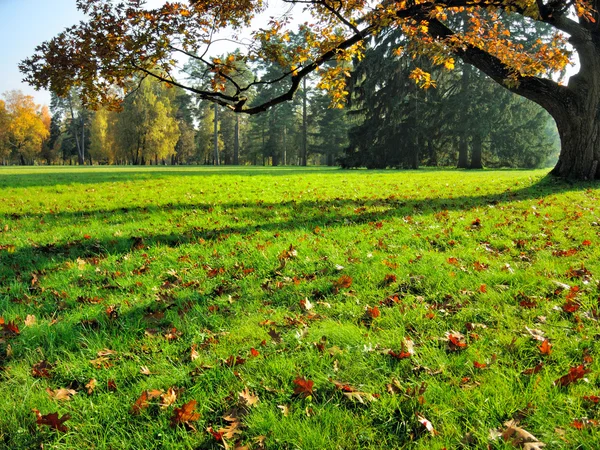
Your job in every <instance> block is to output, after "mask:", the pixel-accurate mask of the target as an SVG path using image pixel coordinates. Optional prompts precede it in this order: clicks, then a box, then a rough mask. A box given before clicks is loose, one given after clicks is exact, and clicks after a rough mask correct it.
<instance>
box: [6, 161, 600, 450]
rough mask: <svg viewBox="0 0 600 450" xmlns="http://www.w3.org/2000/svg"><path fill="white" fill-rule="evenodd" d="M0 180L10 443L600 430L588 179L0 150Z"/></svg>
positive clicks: (483, 441) (391, 441)
mask: <svg viewBox="0 0 600 450" xmlns="http://www.w3.org/2000/svg"><path fill="white" fill-rule="evenodd" d="M0 197H1V200H2V201H1V203H0V230H2V231H0V312H1V316H2V318H3V319H4V322H5V324H4V325H3V327H2V330H3V331H2V333H1V334H0V366H1V367H2V370H1V371H0V398H1V400H0V448H7V449H26V448H39V447H40V445H42V444H43V446H44V448H53V449H74V448H97V449H109V448H119V449H121V448H131V449H140V448H148V449H150V448H157V449H158V448H168V449H179V448H181V449H188V448H222V447H223V446H224V445H225V444H226V445H228V446H230V447H229V448H234V447H235V446H236V443H237V445H238V446H242V445H247V446H248V447H249V448H263V447H264V448H282V449H283V448H285V449H288V448H289V449H354V448H373V449H375V448H385V449H389V448H415V449H442V448H452V449H454V448H487V446H488V445H489V446H490V448H494V449H501V448H514V447H513V444H515V445H516V446H519V442H516V441H515V442H511V439H508V440H506V441H505V440H503V439H502V438H499V439H491V437H490V430H492V431H493V430H499V431H503V430H505V429H506V426H505V425H504V424H505V423H506V422H507V421H508V420H511V419H515V420H516V421H517V422H518V424H519V427H520V428H519V429H518V430H520V429H521V428H522V429H525V430H527V431H528V432H530V433H532V434H533V435H534V436H535V438H536V439H538V440H539V441H541V442H544V443H545V444H546V445H547V447H548V448H565V449H567V448H568V449H572V448H582V449H583V448H590V449H591V448H599V447H600V433H599V432H598V430H599V428H598V427H597V426H596V422H595V420H600V417H598V404H596V403H594V401H597V397H594V396H598V395H600V389H599V382H600V380H599V378H598V369H599V367H598V361H597V354H598V349H599V346H600V344H599V338H600V330H599V329H598V322H597V319H598V303H599V296H600V291H599V289H600V287H599V284H598V273H600V226H599V225H598V224H599V223H600V211H599V210H598V209H597V208H598V198H599V197H600V186H599V185H598V184H591V183H588V184H585V183H580V184H568V183H566V182H561V181H557V180H553V179H550V178H548V177H546V174H545V172H543V171H478V172H468V171H466V172H465V171H441V170H423V171H419V172H404V171H400V172H399V171H340V170H331V169H297V168H296V169H290V168H276V169H258V168H227V169H215V168H68V167H58V168H54V167H50V168H1V169H0ZM577 288H578V290H577ZM307 301H308V302H307ZM374 307H377V308H376V309H374ZM10 323H14V324H15V325H16V326H17V328H18V333H16V332H15V330H14V329H12V331H11V328H12V327H11V326H10ZM528 329H529V330H537V331H533V333H534V334H535V333H540V334H541V333H543V338H541V341H540V340H536V339H534V338H533V337H532V334H531V332H529V331H528ZM453 332H455V334H454V335H453V336H454V338H453V339H455V340H456V342H458V345H453V344H452V343H450V342H449V340H448V339H449V338H448V333H453ZM463 336H464V339H463ZM408 339H410V340H411V341H412V343H414V352H413V354H412V355H410V356H408V355H403V356H407V357H399V358H395V357H393V356H392V355H390V350H392V351H393V352H394V353H395V354H396V355H398V354H400V353H402V352H404V353H411V352H409V350H410V349H409V345H407V344H410V342H408V341H407V340H408ZM544 339H548V343H549V344H550V345H551V350H550V351H549V352H548V351H546V353H542V351H541V350H540V347H541V346H542V341H543V340H544ZM108 350H110V351H108ZM548 353H549V354H548ZM236 360H237V362H238V364H236V363H235V362H236ZM42 361H45V362H47V363H48V364H50V370H48V371H46V372H44V371H43V370H41V368H40V366H39V365H37V364H39V363H40V362H42ZM540 363H542V364H541V365H539V364H540ZM577 367H579V369H578V370H579V372H577V371H574V372H573V375H572V377H571V378H570V379H569V380H567V381H566V382H564V383H562V384H566V385H565V386H560V384H561V383H560V382H559V383H558V385H555V384H556V383H555V380H558V379H560V377H562V376H564V375H566V374H568V373H569V370H570V369H571V368H577ZM534 368H536V373H533V374H530V375H527V374H524V372H526V371H527V369H534ZM143 372H146V373H143ZM530 372H531V370H530ZM584 372H585V373H584ZM90 380H96V384H95V386H94V387H92V388H90V387H86V385H88V386H90V385H89V383H90ZM302 380H306V381H305V382H304V386H305V390H304V394H303V393H302V392H301V391H302V389H301V386H299V384H298V383H300V384H302V383H303V381H302ZM294 381H296V383H294ZM309 381H312V382H313V383H314V385H313V388H312V391H311V389H310V387H308V385H307V384H306V383H308V382H309ZM334 381H336V382H338V383H342V386H341V389H340V387H339V385H338V387H336V384H335V383H334ZM92 384H93V383H92ZM61 388H68V389H71V390H73V391H75V392H76V393H75V394H74V395H72V397H71V395H70V394H69V395H68V396H69V397H71V399H70V400H57V399H56V398H53V397H52V396H51V395H50V394H49V393H48V392H47V389H49V390H51V391H53V392H56V390H58V389H61ZM170 388H175V389H176V390H175V391H171V392H172V393H173V392H174V395H175V397H174V398H175V401H174V403H173V404H169V401H167V400H164V398H165V397H164V396H163V399H161V398H160V397H158V396H157V397H156V398H151V399H150V400H149V401H148V404H147V405H142V406H147V407H145V408H139V409H140V410H139V413H138V414H134V411H133V409H135V407H134V405H135V404H136V401H137V404H138V406H140V405H141V401H139V399H140V397H141V396H142V394H143V393H144V392H147V391H148V392H152V390H160V391H162V392H163V393H167V391H168V390H169V389H170ZM245 389H247V390H246V391H244V390H245ZM295 389H296V392H298V393H296V394H295V393H294V390H295ZM88 390H89V391H90V392H89V393H88ZM243 391H244V392H246V394H245V395H244V396H245V397H246V400H245V399H244V398H243V397H244V396H242V397H240V393H241V392H243ZM157 395H158V394H157ZM584 397H585V398H584ZM191 400H195V401H196V402H197V404H196V409H195V411H196V412H197V413H199V414H200V417H199V418H198V419H197V420H192V418H190V417H188V418H190V420H188V421H187V422H186V421H185V417H184V418H182V416H180V419H181V420H179V421H177V420H175V426H171V421H172V418H173V417H174V415H175V414H176V412H175V408H180V413H181V408H182V407H183V405H185V404H188V405H189V403H188V402H190V401H191ZM161 402H162V403H163V406H164V407H162V408H161ZM232 408H233V409H232ZM32 409H37V410H39V411H40V414H42V415H45V414H49V413H54V412H57V413H58V414H59V417H60V416H63V415H64V414H68V415H69V416H70V419H68V420H67V421H65V422H64V426H66V427H67V428H68V430H66V431H59V430H55V429H53V428H52V427H51V426H44V425H37V424H36V415H35V413H34V412H32ZM284 412H285V414H284ZM224 416H226V417H228V418H229V420H226V419H225V418H224ZM423 418H426V419H427V420H429V421H430V422H431V424H432V426H433V428H434V429H435V433H431V432H429V431H428V430H427V429H426V427H425V426H424V425H423V424H422V423H421V422H420V419H421V420H422V419H423ZM193 419H195V418H193ZM211 427H212V428H211ZM208 428H211V429H212V431H213V432H214V434H216V435H217V437H215V435H214V434H213V433H210V432H209V431H207V429H208ZM580 428H581V429H580ZM219 432H221V433H222V434H223V435H224V441H222V440H219V439H218V435H219ZM516 435H517V436H518V435H519V432H517V434H516Z"/></svg>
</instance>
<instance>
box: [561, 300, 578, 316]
mask: <svg viewBox="0 0 600 450" xmlns="http://www.w3.org/2000/svg"><path fill="white" fill-rule="evenodd" d="M579 308H581V305H580V304H579V303H577V302H574V301H573V300H571V299H569V300H567V301H566V302H565V304H564V305H562V310H563V311H564V312H566V313H574V312H577V311H578V310H579Z"/></svg>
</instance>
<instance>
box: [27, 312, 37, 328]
mask: <svg viewBox="0 0 600 450" xmlns="http://www.w3.org/2000/svg"><path fill="white" fill-rule="evenodd" d="M35 323H36V318H35V316H34V315H33V314H28V315H27V317H25V326H26V327H31V326H33V325H35Z"/></svg>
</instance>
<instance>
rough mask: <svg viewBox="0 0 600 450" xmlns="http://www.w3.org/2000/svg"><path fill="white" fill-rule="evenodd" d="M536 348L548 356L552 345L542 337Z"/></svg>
mask: <svg viewBox="0 0 600 450" xmlns="http://www.w3.org/2000/svg"><path fill="white" fill-rule="evenodd" d="M538 349H539V350H540V353H541V354H542V355H546V356H550V353H552V345H551V344H550V341H548V339H544V342H542V345H540V346H539V347H538Z"/></svg>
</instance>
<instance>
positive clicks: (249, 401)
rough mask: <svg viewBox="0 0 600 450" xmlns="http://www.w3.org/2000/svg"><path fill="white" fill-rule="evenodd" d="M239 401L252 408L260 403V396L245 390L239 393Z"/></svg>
mask: <svg viewBox="0 0 600 450" xmlns="http://www.w3.org/2000/svg"><path fill="white" fill-rule="evenodd" d="M239 400H240V402H241V403H243V404H245V405H246V406H250V407H252V406H254V405H256V404H257V403H258V396H257V395H255V394H253V393H252V392H250V390H249V389H248V388H245V389H244V390H243V391H242V392H240V393H239Z"/></svg>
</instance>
